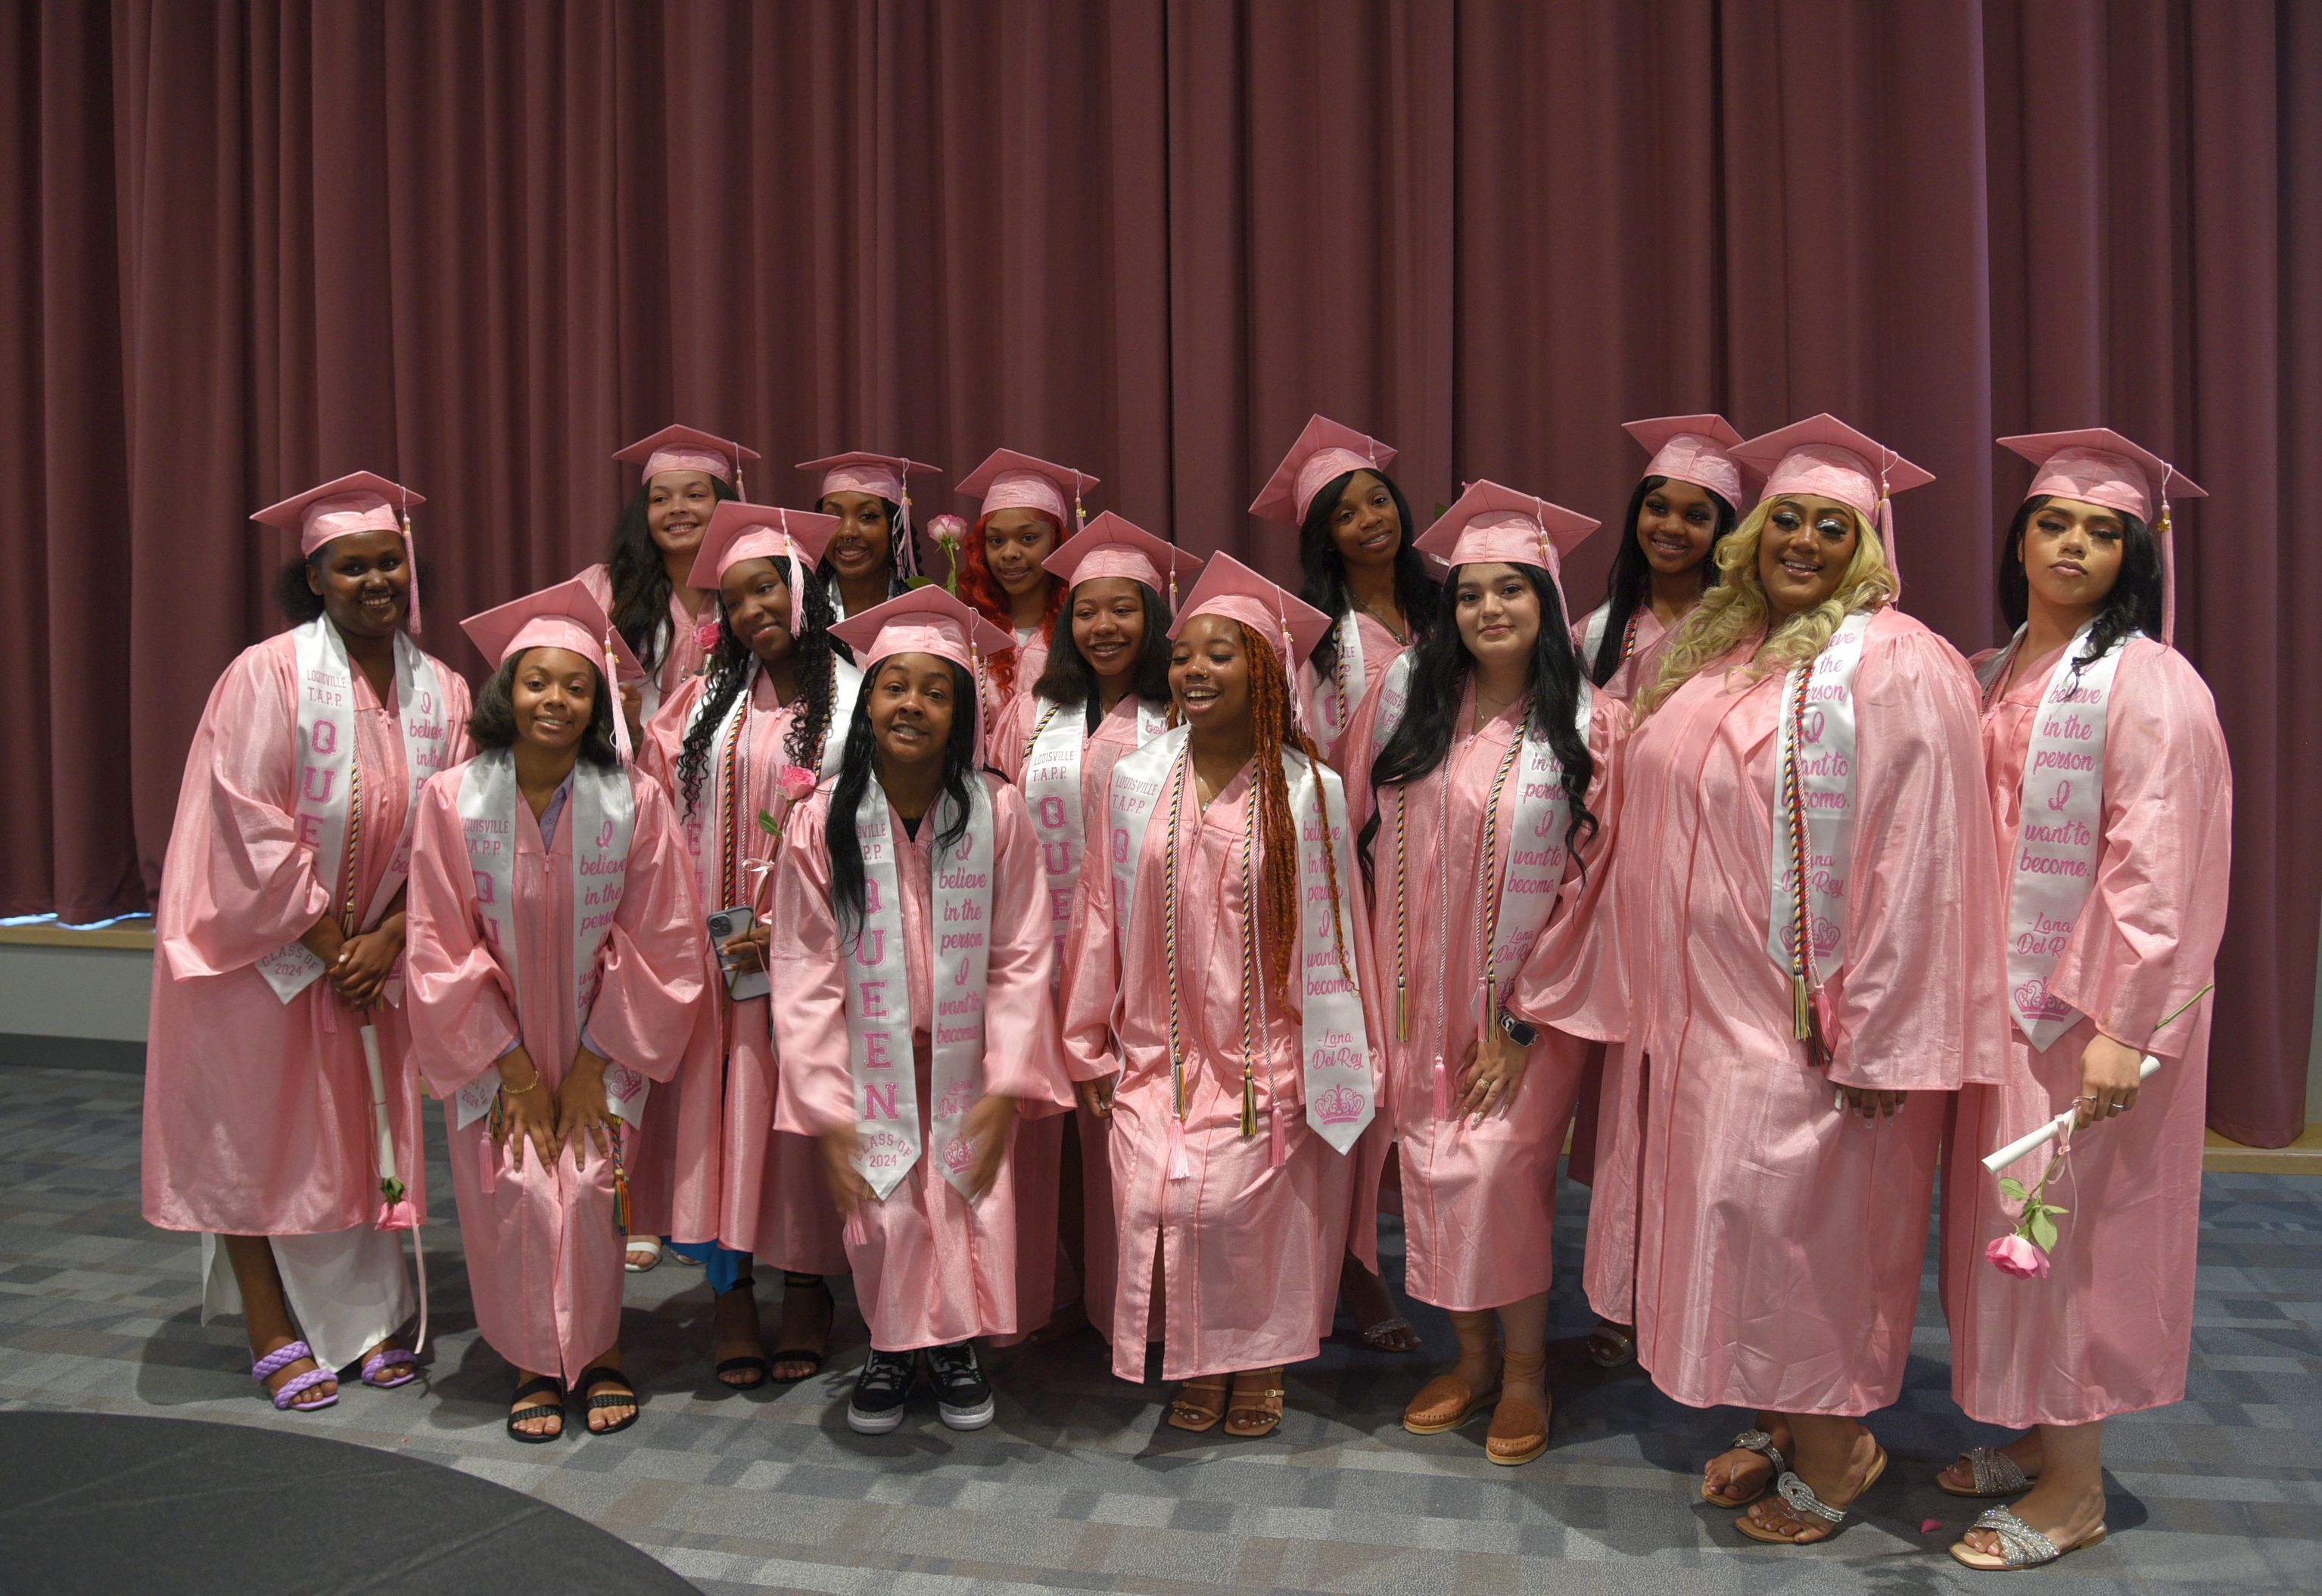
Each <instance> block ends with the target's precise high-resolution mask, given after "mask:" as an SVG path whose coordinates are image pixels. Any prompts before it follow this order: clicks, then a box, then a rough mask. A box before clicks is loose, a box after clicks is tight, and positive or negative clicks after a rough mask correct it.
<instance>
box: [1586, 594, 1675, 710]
mask: <svg viewBox="0 0 2322 1596" xmlns="http://www.w3.org/2000/svg"><path fill="white" fill-rule="evenodd" d="M1596 608H1597V609H1601V610H1604V611H1606V612H1607V613H1608V614H1609V612H1610V611H1611V608H1612V601H1611V600H1610V599H1607V600H1606V601H1605V602H1604V603H1603V604H1600V605H1598V606H1596ZM1636 616H1637V636H1636V641H1635V642H1634V643H1632V644H1630V647H1629V653H1628V657H1627V658H1625V659H1623V661H1621V664H1620V668H1619V669H1618V670H1614V672H1613V676H1612V679H1611V680H1609V681H1607V682H1606V683H1605V684H1604V686H1603V687H1601V688H1599V689H1596V690H1597V691H1598V692H1600V693H1610V694H1612V695H1613V696H1614V698H1618V699H1620V700H1621V701H1622V702H1623V703H1624V704H1625V703H1627V702H1628V701H1629V700H1630V699H1631V698H1635V697H1636V696H1637V690H1638V689H1639V688H1641V687H1642V686H1644V685H1646V684H1647V683H1649V682H1650V680H1651V677H1650V676H1645V675H1642V674H1641V672H1643V671H1644V670H1647V669H1648V662H1649V661H1650V669H1651V670H1654V671H1656V672H1658V670H1659V665H1660V654H1659V644H1660V643H1661V642H1662V640H1663V639H1665V638H1667V637H1668V634H1669V632H1670V628H1669V627H1668V626H1665V625H1661V618H1660V617H1659V616H1657V615H1655V614H1654V613H1653V606H1651V605H1650V604H1646V605H1641V606H1639V607H1638V609H1637V612H1636ZM1595 618H1596V611H1595V610H1591V611H1590V612H1589V613H1588V614H1587V615H1586V616H1582V617H1581V618H1580V620H1579V622H1578V623H1577V625H1574V626H1573V628H1572V646H1573V648H1574V649H1575V650H1576V651H1580V650H1582V649H1583V648H1584V646H1585V644H1586V642H1587V634H1588V625H1589V623H1590V622H1592V621H1594V620H1595ZM1594 660H1595V655H1594V654H1591V653H1587V652H1582V653H1581V656H1580V670H1581V673H1582V674H1583V675H1586V673H1587V670H1588V667H1589V665H1590V664H1591V663H1592V662H1593V661H1594Z"/></svg>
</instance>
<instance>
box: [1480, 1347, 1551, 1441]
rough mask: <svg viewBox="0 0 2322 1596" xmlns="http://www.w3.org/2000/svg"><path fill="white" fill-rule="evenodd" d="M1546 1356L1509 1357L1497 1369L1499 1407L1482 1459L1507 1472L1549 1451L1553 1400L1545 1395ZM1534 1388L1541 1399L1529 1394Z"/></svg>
mask: <svg viewBox="0 0 2322 1596" xmlns="http://www.w3.org/2000/svg"><path fill="white" fill-rule="evenodd" d="M1547 1373H1548V1354H1546V1353H1545V1352H1537V1353H1533V1354H1530V1355H1528V1356H1526V1355H1519V1354H1515V1353H1510V1354H1508V1356H1507V1359H1506V1361H1505V1362H1504V1363H1502V1364H1501V1365H1500V1405H1499V1406H1498V1407H1497V1408H1495V1409H1493V1410H1492V1427H1491V1430H1490V1433H1489V1434H1487V1435H1486V1436H1485V1437H1484V1455H1485V1457H1486V1458H1487V1459H1489V1460H1490V1461H1491V1462H1493V1463H1496V1464H1502V1465H1503V1466H1504V1467H1507V1468H1514V1467H1516V1466H1517V1465H1519V1464H1527V1463H1530V1462H1531V1460H1532V1459H1533V1458H1535V1457H1538V1456H1539V1455H1540V1454H1541V1453H1543V1452H1546V1451H1547V1450H1548V1421H1549V1418H1550V1414H1551V1412H1552V1411H1553V1403H1554V1400H1555V1399H1553V1398H1552V1397H1550V1395H1549V1394H1548V1382H1547V1380H1546V1379H1545V1376H1546V1375H1547ZM1534 1387H1537V1388H1538V1389H1539V1391H1540V1397H1539V1399H1538V1400H1535V1399H1534V1398H1533V1397H1532V1395H1531V1391H1532V1389H1533V1388H1534Z"/></svg>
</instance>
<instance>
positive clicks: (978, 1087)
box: [846, 776, 994, 1202]
mask: <svg viewBox="0 0 2322 1596" xmlns="http://www.w3.org/2000/svg"><path fill="white" fill-rule="evenodd" d="M951 808H952V800H951V798H950V797H949V796H948V795H946V797H944V798H942V799H940V800H939V801H938V802H937V805H936V807H934V808H933V809H931V810H929V811H928V816H927V818H926V819H924V820H922V821H921V822H920V823H919V824H920V825H931V826H934V827H935V828H936V834H937V836H938V837H939V836H940V835H941V834H942V832H943V829H944V827H945V825H946V824H947V823H948V817H949V816H950V812H951ZM855 840H856V842H857V843H859V844H861V846H862V849H863V924H862V926H860V927H858V928H857V929H856V931H855V937H854V945H853V947H852V948H851V949H850V950H849V953H848V957H847V961H846V1054H847V1061H848V1063H849V1065H850V1066H851V1068H852V1070H853V1072H854V1076H855V1116H856V1118H855V1136H856V1140H857V1143H858V1152H857V1154H856V1164H855V1167H856V1168H857V1169H859V1170H860V1171H861V1172H862V1174H863V1178H864V1180H865V1181H869V1182H870V1183H871V1190H873V1192H874V1193H875V1194H877V1196H878V1198H879V1199H880V1200H881V1201H882V1202H883V1201H885V1200H886V1198H887V1194H888V1193H889V1192H891V1191H892V1190H894V1189H895V1188H896V1186H897V1185H899V1184H900V1182H901V1181H902V1179H903V1177H904V1176H905V1175H907V1174H909V1173H910V1170H911V1166H912V1165H913V1164H915V1163H918V1162H919V1155H920V1153H921V1147H920V1141H919V1081H918V1071H917V1069H916V1067H915V1064H914V1061H913V1059H912V1055H911V995H910V978H909V974H908V969H909V966H908V964H907V962H906V961H905V957H904V952H903V895H902V888H901V884H900V881H899V880H897V878H896V872H895V837H894V827H893V826H892V825H891V824H890V822H889V820H888V810H887V794H886V790H885V789H883V788H882V787H881V786H880V785H879V783H878V782H877V781H876V780H873V781H871V782H869V783H868V784H866V785H865V786H864V790H863V801H862V802H861V804H859V805H858V806H857V807H856V808H855ZM934 853H935V858H934V861H933V870H932V871H931V872H930V873H931V874H932V877H933V880H932V882H931V883H930V885H931V887H932V890H931V891H930V893H929V895H928V897H929V902H928V909H929V912H930V914H931V915H932V916H933V917H934V923H933V924H932V925H931V926H928V935H930V936H931V937H932V938H933V939H934V942H935V945H934V946H933V947H932V948H930V949H929V950H928V953H929V958H928V984H929V987H930V989H931V990H930V992H929V996H930V997H931V998H932V999H933V1000H934V1004H935V1014H934V1017H933V1020H932V1024H933V1026H934V1028H935V1035H934V1037H933V1042H934V1047H933V1050H932V1055H931V1057H930V1059H929V1061H928V1063H929V1068H928V1090H929V1091H930V1092H931V1093H932V1094H933V1096H934V1098H935V1101H934V1103H933V1104H931V1105H930V1106H929V1108H928V1123H929V1125H930V1126H932V1128H933V1135H934V1140H935V1145H936V1162H937V1166H938V1167H939V1168H940V1169H941V1171H942V1172H943V1177H944V1179H945V1180H946V1181H950V1182H951V1183H952V1185H953V1187H954V1188H955V1189H956V1190H958V1192H959V1194H960V1195H961V1196H962V1197H965V1196H967V1195H968V1181H969V1178H970V1176H971V1175H972V1173H973V1172H974V1164H975V1144H974V1142H972V1141H970V1140H969V1139H968V1137H967V1135H966V1129H967V1116H968V1110H970V1109H971V1108H974V1107H975V1105H976V1103H977V1101H978V1100H979V1099H981V1098H982V1097H983V999H984V980H985V975H986V972H987V971H988V969H989V966H990V963H991V957H992V937H991V929H992V888H993V873H994V852H993V845H992V795H991V794H990V793H989V792H988V791H986V790H985V789H984V785H983V778H982V777H981V776H971V777H970V778H969V780H968V811H967V830H966V832H965V834H963V835H962V836H961V838H960V840H959V842H958V844H956V845H955V846H954V847H952V848H949V849H946V848H944V847H942V846H941V845H940V844H937V845H936V847H935V850H934Z"/></svg>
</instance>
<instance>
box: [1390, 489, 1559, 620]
mask: <svg viewBox="0 0 2322 1596" xmlns="http://www.w3.org/2000/svg"><path fill="white" fill-rule="evenodd" d="M1596 527H1597V522H1596V520H1595V517H1593V516H1589V515H1581V514H1580V513H1579V512H1578V511H1577V510H1568V509H1566V508H1565V507H1564V506H1562V505H1552V504H1550V503H1549V502H1548V501H1547V500H1546V499H1544V498H1538V497H1534V496H1532V495H1531V494H1529V493H1519V492H1517V491H1516V490H1515V489H1514V488H1503V487H1501V486H1500V485H1499V484H1498V483H1497V482H1470V483H1468V484H1467V492H1465V493H1463V494H1461V495H1460V496H1459V502H1458V504H1455V505H1453V506H1451V507H1450V508H1449V509H1448V510H1446V511H1444V512H1443V517H1442V519H1441V520H1440V521H1438V522H1436V524H1434V525H1432V526H1431V527H1429V528H1428V529H1427V530H1426V531H1425V532H1424V533H1422V534H1420V536H1419V539H1418V541H1417V542H1415V543H1413V544H1412V547H1413V548H1416V549H1417V550H1419V551H1420V552H1422V553H1424V554H1432V555H1434V556H1435V557H1436V558H1437V559H1438V560H1440V561H1443V563H1444V564H1446V565H1449V566H1461V565H1481V564H1487V563H1495V562H1504V563H1506V564H1509V565H1537V566H1539V567H1540V569H1541V570H1545V571H1546V572H1548V574H1549V577H1550V579H1551V580H1553V581H1554V582H1555V583H1556V590H1557V592H1558V594H1559V596H1561V595H1562V593H1563V591H1564V577H1563V570H1564V556H1565V555H1567V554H1568V553H1570V552H1572V551H1573V550H1574V549H1576V548H1577V547H1578V546H1579V545H1580V540H1581V539H1583V538H1585V537H1586V536H1587V535H1588V534H1590V533H1592V532H1594V531H1595V530H1596Z"/></svg>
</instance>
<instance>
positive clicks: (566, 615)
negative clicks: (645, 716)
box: [460, 578, 645, 764]
mask: <svg viewBox="0 0 2322 1596" xmlns="http://www.w3.org/2000/svg"><path fill="white" fill-rule="evenodd" d="M460 629H461V630H462V631H463V632H465V633H466V634H468V636H469V638H470V639H471V641H473V642H474V643H475V645H476V647H477V649H478V650H479V651H480V652H482V654H483V656H484V658H486V659H487V660H489V661H491V662H492V664H493V666H494V668H496V669H497V668H498V667H499V666H501V665H505V664H507V662H508V661H510V660H512V659H514V658H515V657H516V656H517V655H518V654H520V653H522V652H524V651H525V650H526V649H533V648H561V649H570V650H571V652H574V653H576V654H579V655H580V657H581V658H583V659H585V660H590V661H595V663H596V666H597V669H598V670H599V673H600V674H601V675H602V676H603V678H604V681H605V689H606V690H607V691H608V692H613V691H616V690H617V687H618V685H619V684H620V683H621V682H623V681H636V680H638V679H642V678H643V677H644V674H645V668H644V666H643V665H642V664H640V663H639V662H638V661H637V657H636V655H635V654H634V653H632V652H629V645H628V643H626V641H625V640H624V639H623V638H622V636H621V634H619V633H618V632H617V631H615V630H614V629H613V623H612V621H611V619H610V618H609V617H608V616H606V614H605V609H604V606H602V605H600V604H599V603H598V602H597V600H596V599H595V597H592V596H591V595H590V591H589V589H588V588H587V587H585V586H584V585H583V584H582V583H581V582H580V579H578V578H574V579H572V580H571V581H563V582H559V583H557V584H556V585H555V586H554V587H553V588H542V589H541V590H540V591H539V592H537V593H527V594H526V595H525V596H524V597H522V598H517V599H514V600H511V601H510V602H508V603H507V604H503V605H501V606H498V608H496V609H488V610H486V611H484V612H483V614H481V615H476V616H469V617H468V618H467V619H466V620H464V621H462V622H461V623H460ZM613 743H614V745H615V746H616V747H617V748H618V749H619V750H620V754H621V762H622V763H623V764H626V763H628V762H629V758H630V751H629V723H628V718H627V716H624V715H622V714H621V712H620V706H619V705H618V704H617V703H616V704H615V705H614V707H613Z"/></svg>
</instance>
